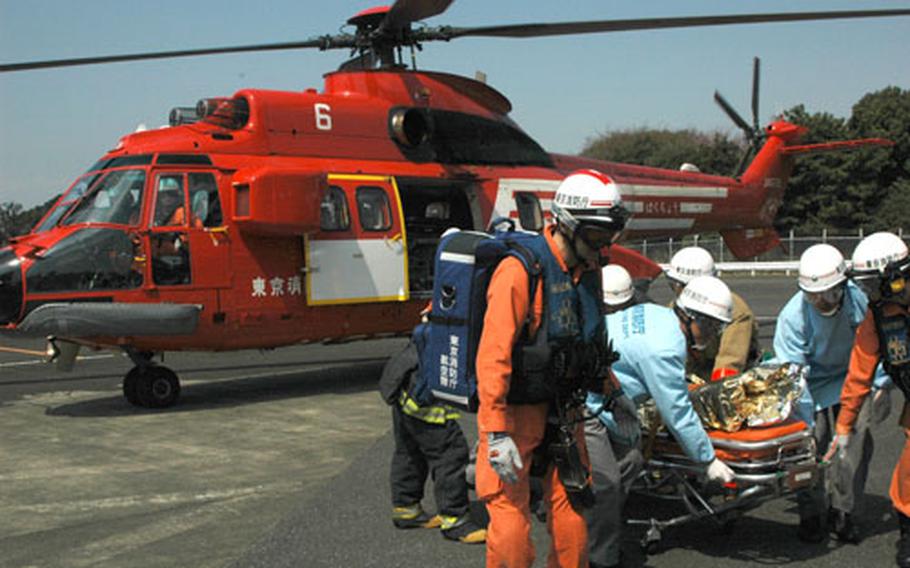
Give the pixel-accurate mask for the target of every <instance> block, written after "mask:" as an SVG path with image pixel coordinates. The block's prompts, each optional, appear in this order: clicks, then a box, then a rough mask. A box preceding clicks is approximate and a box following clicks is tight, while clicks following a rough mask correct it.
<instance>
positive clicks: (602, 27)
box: [0, 0, 910, 73]
mask: <svg viewBox="0 0 910 568" xmlns="http://www.w3.org/2000/svg"><path fill="white" fill-rule="evenodd" d="M451 2H452V0H398V1H397V2H396V3H395V4H394V5H393V6H392V8H391V9H390V10H389V12H388V13H387V14H386V18H385V19H384V20H383V24H382V26H381V28H382V29H383V30H385V31H386V35H388V34H389V33H394V32H397V31H399V30H400V29H401V28H402V27H404V26H405V25H406V24H407V23H408V22H409V21H413V20H416V19H421V18H428V17H430V16H433V15H436V14H439V13H441V12H443V11H445V9H446V8H447V7H448V6H449V4H451ZM888 16H910V9H905V10H853V11H841V12H791V13H776V14H774V13H771V14H735V15H728V16H690V17H679V18H646V19H634V20H601V21H594V22H590V21H586V22H563V23H555V24H515V25H506V26H484V27H471V28H455V27H450V26H442V27H438V28H429V29H421V30H414V31H413V32H411V34H410V35H409V38H408V44H414V43H419V42H424V41H434V40H443V41H448V40H451V39H454V38H458V37H470V36H475V37H511V38H530V37H541V36H556V35H567V34H586V33H600V32H623V31H632V30H656V29H667V28H689V27H698V26H718V25H733V24H758V23H773V22H796V21H804V20H835V19H845V18H880V17H888ZM353 47H363V46H362V45H358V43H357V38H356V37H355V36H353V35H351V34H339V35H325V36H320V37H317V38H312V39H308V40H304V41H291V42H283V43H271V44H268V43H266V44H256V45H244V46H234V47H215V48H206V49H186V50H179V51H159V52H147V53H131V54H124V55H106V56H98V57H79V58H73V59H51V60H45V61H29V62H25V63H5V64H0V73H9V72H12V71H28V70H33V69H49V68H55V67H73V66H77V65H95V64H99V63H117V62H124V61H140V60H148V59H171V58H176V57H195V56H199V55H216V54H225V53H242V52H256V51H278V50H286V49H310V48H316V49H320V50H326V49H335V48H353Z"/></svg>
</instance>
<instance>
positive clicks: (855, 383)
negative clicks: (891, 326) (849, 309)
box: [836, 303, 910, 516]
mask: <svg viewBox="0 0 910 568" xmlns="http://www.w3.org/2000/svg"><path fill="white" fill-rule="evenodd" d="M907 311H908V310H907V308H905V307H901V306H899V305H897V304H890V303H889V304H885V307H884V312H885V315H893V314H897V313H901V312H904V313H906V312H907ZM878 360H879V343H878V333H877V331H876V329H875V321H874V319H873V317H872V311H871V310H869V311H867V312H866V318H865V319H864V320H863V322H862V323H861V324H859V328H857V330H856V340H855V341H854V343H853V351H852V352H851V353H850V367H849V368H848V370H847V378H846V380H844V388H843V390H842V391H841V397H840V398H841V408H840V414H839V415H838V417H837V427H836V431H837V433H838V434H849V433H850V432H851V431H852V429H853V423H854V422H856V417H857V415H858V414H859V411H860V407H861V406H862V404H863V400H865V398H866V395H868V394H869V392H870V391H871V390H872V378H873V376H874V374H875V366H876V365H877V364H878ZM900 425H901V427H902V428H903V429H904V449H903V450H902V451H901V456H900V459H899V460H898V461H897V466H895V468H894V475H892V477H891V490H890V494H891V502H892V503H893V504H894V508H895V509H897V510H898V511H899V512H900V513H902V514H903V515H906V516H910V406H908V404H907V403H906V402H904V410H903V412H901V420H900Z"/></svg>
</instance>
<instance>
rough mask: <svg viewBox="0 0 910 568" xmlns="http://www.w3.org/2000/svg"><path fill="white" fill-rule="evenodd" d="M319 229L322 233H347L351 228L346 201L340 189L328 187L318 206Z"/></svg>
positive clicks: (349, 213)
mask: <svg viewBox="0 0 910 568" xmlns="http://www.w3.org/2000/svg"><path fill="white" fill-rule="evenodd" d="M319 227H320V228H321V229H322V230H323V231H347V230H348V229H350V228H351V212H350V211H349V210H348V200H347V199H346V198H345V196H344V191H342V189H341V188H340V187H336V186H334V185H333V186H330V187H329V189H328V190H326V192H325V195H324V196H323V197H322V203H321V204H320V206H319Z"/></svg>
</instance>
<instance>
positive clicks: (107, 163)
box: [86, 154, 152, 173]
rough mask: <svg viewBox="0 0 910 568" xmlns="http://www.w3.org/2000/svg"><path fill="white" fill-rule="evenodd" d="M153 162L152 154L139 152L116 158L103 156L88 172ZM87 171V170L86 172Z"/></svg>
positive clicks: (145, 164)
mask: <svg viewBox="0 0 910 568" xmlns="http://www.w3.org/2000/svg"><path fill="white" fill-rule="evenodd" d="M151 163H152V155H151V154H137V155H135V156H118V157H116V158H101V159H100V160H98V161H97V162H95V163H94V164H92V167H90V168H89V169H88V172H94V171H96V170H107V169H110V168H122V167H126V166H147V165H149V164H151ZM86 173H87V172H86Z"/></svg>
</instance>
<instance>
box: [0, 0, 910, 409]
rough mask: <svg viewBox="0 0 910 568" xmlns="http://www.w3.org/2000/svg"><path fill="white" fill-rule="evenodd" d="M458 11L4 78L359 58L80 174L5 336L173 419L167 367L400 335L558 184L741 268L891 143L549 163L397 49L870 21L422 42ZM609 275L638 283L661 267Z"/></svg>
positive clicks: (213, 105)
mask: <svg viewBox="0 0 910 568" xmlns="http://www.w3.org/2000/svg"><path fill="white" fill-rule="evenodd" d="M450 3H451V0H435V1H434V0H398V1H396V2H395V3H394V4H393V5H392V6H391V7H382V8H375V9H370V10H365V11H363V12H361V13H359V14H357V15H356V16H354V17H352V18H351V19H350V20H349V23H350V24H351V25H353V26H354V27H355V28H356V31H355V32H354V33H352V34H340V35H334V36H321V37H317V38H313V39H310V40H305V41H300V42H289V43H284V44H270V45H255V46H240V47H228V48H215V49H197V50H185V51H170V52H158V53H139V54H131V55H117V56H106V57H88V58H82V59H74V60H54V61H39V62H30V63H14V64H0V72H22V71H28V70H30V69H42V68H54V67H64V66H74V65H88V64H101V63H110V62H118V61H133V60H146V59H160V58H173V57H185V56H194V55H204V54H216V53H232V52H243V51H259V50H275V49H307V48H311V49H312V48H315V49H321V50H325V49H334V48H342V49H350V50H353V51H354V56H353V58H352V59H351V60H349V61H348V62H346V63H345V64H343V65H342V66H341V68H340V69H338V70H337V71H335V72H331V73H328V74H327V75H326V76H325V85H324V87H323V89H322V90H321V91H317V90H315V89H310V90H306V91H303V92H283V91H270V90H260V89H243V90H240V91H238V92H236V93H234V94H233V95H231V96H227V97H223V98H212V99H204V100H202V101H200V102H199V104H198V105H197V106H196V107H195V108H175V109H173V110H172V111H171V114H170V124H171V126H170V127H167V128H161V129H157V130H151V131H145V132H137V133H133V134H129V135H126V136H124V137H123V138H122V139H121V140H120V143H119V144H117V146H116V148H114V149H113V150H111V151H109V152H107V153H106V154H104V155H103V156H102V157H101V158H100V159H99V160H98V161H97V163H96V164H94V165H93V166H92V167H91V168H89V170H88V171H87V172H85V173H84V174H83V175H81V176H79V177H78V178H77V179H76V180H75V181H74V182H73V184H72V185H71V186H70V188H69V189H68V190H67V191H66V192H65V193H64V194H63V195H62V196H61V197H60V199H59V200H58V202H57V203H56V204H55V205H54V206H53V207H52V208H51V210H50V211H49V212H48V213H47V215H46V216H45V217H44V218H43V219H42V220H41V221H40V222H39V223H38V224H37V225H36V227H35V228H34V230H33V231H32V232H31V233H30V234H28V235H24V236H22V237H19V238H17V239H16V240H15V241H14V242H13V243H12V244H11V245H10V246H8V247H6V248H4V249H0V326H2V329H3V330H5V331H7V332H12V333H18V334H24V335H32V336H41V337H49V338H50V339H51V343H52V345H54V346H56V349H58V350H62V352H63V353H64V355H65V357H64V359H68V360H69V361H71V360H72V359H73V358H74V357H75V353H76V351H77V349H76V348H75V346H79V345H87V346H92V347H110V348H117V349H122V350H123V351H124V352H126V353H127V354H128V355H129V356H130V358H131V359H132V360H133V362H134V363H135V367H134V368H133V369H132V370H131V371H130V372H129V373H128V374H127V375H126V377H125V380H124V383H123V390H124V394H125V396H126V398H127V399H128V400H129V401H130V402H131V403H133V404H136V405H139V406H146V407H165V406H169V405H172V404H174V403H175V402H176V401H177V399H178V396H179V391H180V384H179V380H178V378H177V376H176V374H175V373H174V372H173V371H171V370H170V369H168V368H167V367H164V366H162V365H160V364H157V363H156V362H154V361H153V359H152V355H153V354H154V353H159V352H164V351H174V350H215V351H219V350H234V349H250V348H272V347H277V346H283V345H291V344H296V343H302V342H334V341H342V340H351V339H365V338H377V337H383V336H391V335H396V334H402V333H406V332H408V331H409V330H410V329H411V328H412V327H413V325H414V323H415V322H416V320H417V314H418V311H419V310H420V308H421V307H422V306H423V305H424V304H425V302H426V299H427V297H428V295H429V293H430V291H431V289H432V264H433V254H434V252H435V249H436V243H437V241H438V238H439V235H440V234H441V233H442V232H443V231H444V230H445V229H446V228H448V227H452V226H455V227H460V228H463V229H479V230H484V229H487V228H488V226H489V224H490V223H491V220H493V219H495V218H497V217H502V216H505V217H512V218H514V219H516V220H517V221H518V222H519V224H520V226H521V227H522V228H524V229H526V230H539V229H540V228H541V227H542V225H543V222H544V213H543V211H546V210H547V209H548V205H549V200H550V199H551V197H552V196H553V194H554V191H555V188H556V186H557V185H558V184H559V181H560V180H561V179H562V178H563V177H564V176H565V175H566V174H567V173H569V172H571V171H572V170H575V169H579V168H595V169H598V170H600V171H602V172H604V173H606V174H607V175H609V176H610V177H612V178H613V179H614V181H615V182H616V183H618V184H619V186H620V187H621V188H622V193H623V196H624V198H625V200H626V201H627V203H628V204H629V207H630V208H631V210H632V212H633V213H634V216H633V218H632V220H631V221H630V223H629V226H628V230H627V235H626V236H627V238H638V237H648V236H674V235H683V234H688V233H697V232H705V231H719V232H720V233H721V234H722V235H723V237H724V239H725V240H726V242H727V244H728V245H729V246H730V248H731V249H732V251H733V252H734V253H735V254H736V255H738V256H742V257H745V256H753V255H755V254H758V253H760V252H763V251H765V250H768V249H770V248H773V247H774V246H776V245H777V244H778V242H779V241H778V238H777V235H776V233H775V232H774V230H773V229H772V228H771V224H772V221H773V219H774V215H775V213H776V212H777V209H778V207H779V206H780V204H781V200H782V199H783V195H784V190H785V187H786V183H787V179H788V176H789V174H790V171H791V168H792V166H793V159H794V157H795V156H796V155H799V154H801V153H805V152H812V151H819V150H829V149H837V148H842V147H847V146H851V145H858V144H886V143H887V141H883V140H860V141H845V142H835V143H829V144H819V145H804V144H801V143H800V138H801V136H802V135H803V134H804V132H805V129H804V128H803V127H800V126H798V125H795V124H790V123H787V122H784V121H776V122H773V123H771V124H769V125H767V126H766V127H764V128H759V126H758V118H757V115H758V109H757V85H758V79H757V76H758V67H757V64H756V70H755V79H754V86H753V122H752V124H749V123H748V122H747V121H745V120H744V119H742V118H741V117H740V116H739V115H738V114H737V113H736V112H735V111H734V110H733V109H732V107H730V105H729V104H727V103H726V102H725V101H724V100H723V99H722V98H721V97H720V96H719V95H716V97H717V99H718V102H719V103H720V104H721V105H722V106H723V107H724V109H725V110H726V111H727V113H728V114H729V115H730V116H731V117H732V118H733V120H734V121H735V122H736V123H737V124H738V125H739V126H740V127H741V128H742V129H743V130H744V131H745V132H746V134H747V136H748V137H749V139H750V141H751V143H752V146H751V151H750V155H749V156H747V158H751V161H750V162H749V163H746V160H745V159H744V161H743V167H742V173H741V174H740V175H737V176H735V177H726V176H717V175H708V174H704V173H700V172H697V171H677V170H665V169H657V168H650V167H643V166H634V165H628V164H619V163H610V162H601V161H595V160H589V159H584V158H579V157H576V156H568V155H559V154H551V153H548V152H546V151H545V150H544V149H543V148H541V146H540V145H539V144H538V143H537V142H535V141H534V140H533V139H532V138H530V137H529V136H528V135H527V134H525V133H524V132H523V131H522V130H521V128H520V127H519V126H518V125H517V124H516V123H515V122H514V121H513V120H512V119H511V118H510V117H509V112H510V111H511V104H510V103H509V100H508V99H507V98H506V97H505V96H503V95H502V94H500V93H499V92H497V91H496V90H495V89H493V88H492V87H490V86H488V85H486V84H485V83H482V82H479V81H476V80H473V79H469V78H465V77H460V76H456V75H451V74H447V73H441V72H432V71H418V70H416V69H414V68H410V67H409V66H408V64H407V63H406V58H405V56H404V54H403V51H405V50H410V51H411V55H412V56H413V51H414V50H415V49H416V48H418V47H419V46H421V45H422V44H425V43H428V42H431V41H435V40H443V41H449V40H452V39H456V38H460V37H470V36H486V37H502V38H510V37H535V36H547V35H559V34H578V33H593V32H609V31H623V30H643V29H660V28H675V27H693V26H705V25H728V24H739V23H760V22H779V21H800V20H818V19H832V18H860V17H894V16H905V15H910V10H877V11H870V10H861V11H853V12H815V13H790V14H753V15H736V16H704V17H685V18H661V19H644V20H612V21H596V22H569V23H556V24H527V25H506V26H488V27H472V28H453V27H437V28H429V27H424V28H419V29H415V28H412V26H411V23H412V22H414V21H417V20H422V19H425V18H429V17H431V16H435V15H438V14H440V13H441V12H443V11H445V10H446V8H447V7H448V5H449V4H450ZM612 254H613V255H614V258H613V260H614V261H617V262H621V263H623V264H626V265H627V266H628V267H630V269H631V271H632V272H633V275H637V276H646V275H650V276H654V275H655V271H656V270H659V269H658V268H657V267H656V266H655V265H654V264H653V263H650V262H649V261H647V260H646V259H644V258H643V257H640V256H637V255H636V254H635V253H632V252H631V251H627V250H626V251H622V250H617V251H615V252H614V253H612Z"/></svg>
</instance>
